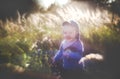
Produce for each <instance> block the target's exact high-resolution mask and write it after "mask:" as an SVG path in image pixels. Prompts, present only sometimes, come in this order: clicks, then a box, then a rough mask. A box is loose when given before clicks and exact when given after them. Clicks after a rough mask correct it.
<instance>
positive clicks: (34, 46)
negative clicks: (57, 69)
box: [0, 3, 120, 72]
mask: <svg viewBox="0 0 120 79" xmlns="http://www.w3.org/2000/svg"><path fill="white" fill-rule="evenodd" d="M81 6H82V7H81ZM83 6H84V8H83ZM86 7H87V5H85V4H81V5H79V4H78V3H72V4H68V5H66V6H65V8H58V9H57V10H56V11H55V12H49V13H40V12H36V13H32V14H30V15H29V16H28V17H27V18H25V17H24V15H23V16H21V15H20V14H19V12H18V19H17V20H16V21H14V20H12V19H11V20H7V21H6V22H5V23H3V22H2V21H0V25H1V26H0V29H2V30H0V33H1V34H0V46H1V47H0V51H1V52H2V53H6V54H7V55H6V57H8V58H9V59H8V60H9V62H10V63H13V62H16V61H12V59H13V60H17V57H16V56H18V59H19V61H23V62H17V63H14V64H19V63H21V64H20V65H21V66H23V67H24V68H26V67H27V68H28V70H29V69H31V70H33V71H39V70H41V72H42V71H43V72H44V69H46V68H49V66H46V67H44V65H43V62H42V58H44V57H43V56H44V54H46V53H49V52H51V51H52V53H55V52H56V50H58V48H59V45H60V42H61V40H62V34H61V27H62V26H61V25H62V22H63V21H65V20H71V19H72V20H75V21H76V22H78V24H79V27H80V29H79V30H80V35H81V39H82V41H83V43H84V45H85V49H86V48H88V46H90V47H91V48H94V49H95V50H98V51H96V52H97V53H101V52H99V51H104V50H103V47H104V44H103V43H105V42H111V41H115V40H117V41H119V42H120V40H119V37H120V36H119V35H118V34H117V33H116V31H114V30H113V29H111V28H110V27H111V26H112V24H111V23H110V15H109V13H108V12H107V11H106V10H100V9H96V10H93V9H89V8H88V7H87V8H86ZM103 13H104V14H103ZM107 24H110V25H111V26H108V25H107ZM5 33H6V34H5ZM106 39H107V40H106ZM3 43H4V44H3ZM2 48H4V50H3V49H2ZM8 48H9V49H8ZM6 49H8V50H6ZM14 49H16V50H14ZM38 50H41V51H39V52H38ZM36 52H37V53H36ZM17 53H19V54H18V55H16V54H17ZM89 53H91V51H90V52H89ZM102 53H103V52H102ZM13 54H15V56H12V55H13ZM38 54H40V56H38ZM19 55H20V56H21V57H19ZM49 55H50V54H48V55H47V56H48V58H51V57H50V56H52V55H54V54H52V55H50V56H49ZM24 56H26V57H24ZM92 56H93V55H91V54H90V55H89V56H88V58H89V57H92ZM95 56H98V57H97V58H98V59H100V60H101V59H102V57H100V56H99V55H95ZM95 56H94V57H95ZM14 57H16V58H14ZM97 58H96V59H97ZM46 61H47V62H48V60H46ZM28 64H29V66H26V65H28ZM47 65H50V63H48V64H47ZM43 67H44V68H43ZM48 71H49V70H48ZM45 72H46V71H45Z"/></svg>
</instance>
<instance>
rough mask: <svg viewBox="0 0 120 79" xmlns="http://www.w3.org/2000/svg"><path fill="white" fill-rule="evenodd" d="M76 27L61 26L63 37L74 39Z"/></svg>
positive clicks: (68, 39) (69, 39)
mask: <svg viewBox="0 0 120 79" xmlns="http://www.w3.org/2000/svg"><path fill="white" fill-rule="evenodd" d="M76 34H77V33H76V29H75V28H74V27H72V26H70V25H65V26H63V37H64V39H65V40H67V41H72V40H75V39H76Z"/></svg>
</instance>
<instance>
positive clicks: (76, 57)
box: [69, 52, 82, 60]
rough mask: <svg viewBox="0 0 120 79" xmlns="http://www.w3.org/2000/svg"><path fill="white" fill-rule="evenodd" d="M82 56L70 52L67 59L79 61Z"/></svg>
mask: <svg viewBox="0 0 120 79" xmlns="http://www.w3.org/2000/svg"><path fill="white" fill-rule="evenodd" d="M81 57H82V55H81V54H79V53H78V52H71V53H69V58H70V59H76V60H79V59H81Z"/></svg>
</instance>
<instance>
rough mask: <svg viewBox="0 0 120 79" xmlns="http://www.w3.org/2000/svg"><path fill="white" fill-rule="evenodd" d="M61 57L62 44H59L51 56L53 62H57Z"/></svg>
mask: <svg viewBox="0 0 120 79" xmlns="http://www.w3.org/2000/svg"><path fill="white" fill-rule="evenodd" d="M61 59H62V45H60V48H59V50H58V51H57V53H56V54H55V56H54V58H53V62H58V61H60V60H61Z"/></svg>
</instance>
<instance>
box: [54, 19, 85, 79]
mask: <svg viewBox="0 0 120 79" xmlns="http://www.w3.org/2000/svg"><path fill="white" fill-rule="evenodd" d="M62 30H63V38H64V40H63V41H62V43H61V45H60V48H59V50H58V52H57V53H56V55H55V56H54V59H53V62H54V63H58V62H60V61H62V67H63V70H62V71H61V72H62V73H61V76H62V77H63V79H80V77H81V76H82V75H80V73H81V72H82V67H83V66H82V65H81V64H78V62H79V60H80V59H81V58H82V53H83V51H84V47H83V44H82V42H81V40H80V37H79V26H78V24H77V23H76V22H74V21H70V22H68V21H65V22H64V23H63V24H62Z"/></svg>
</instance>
